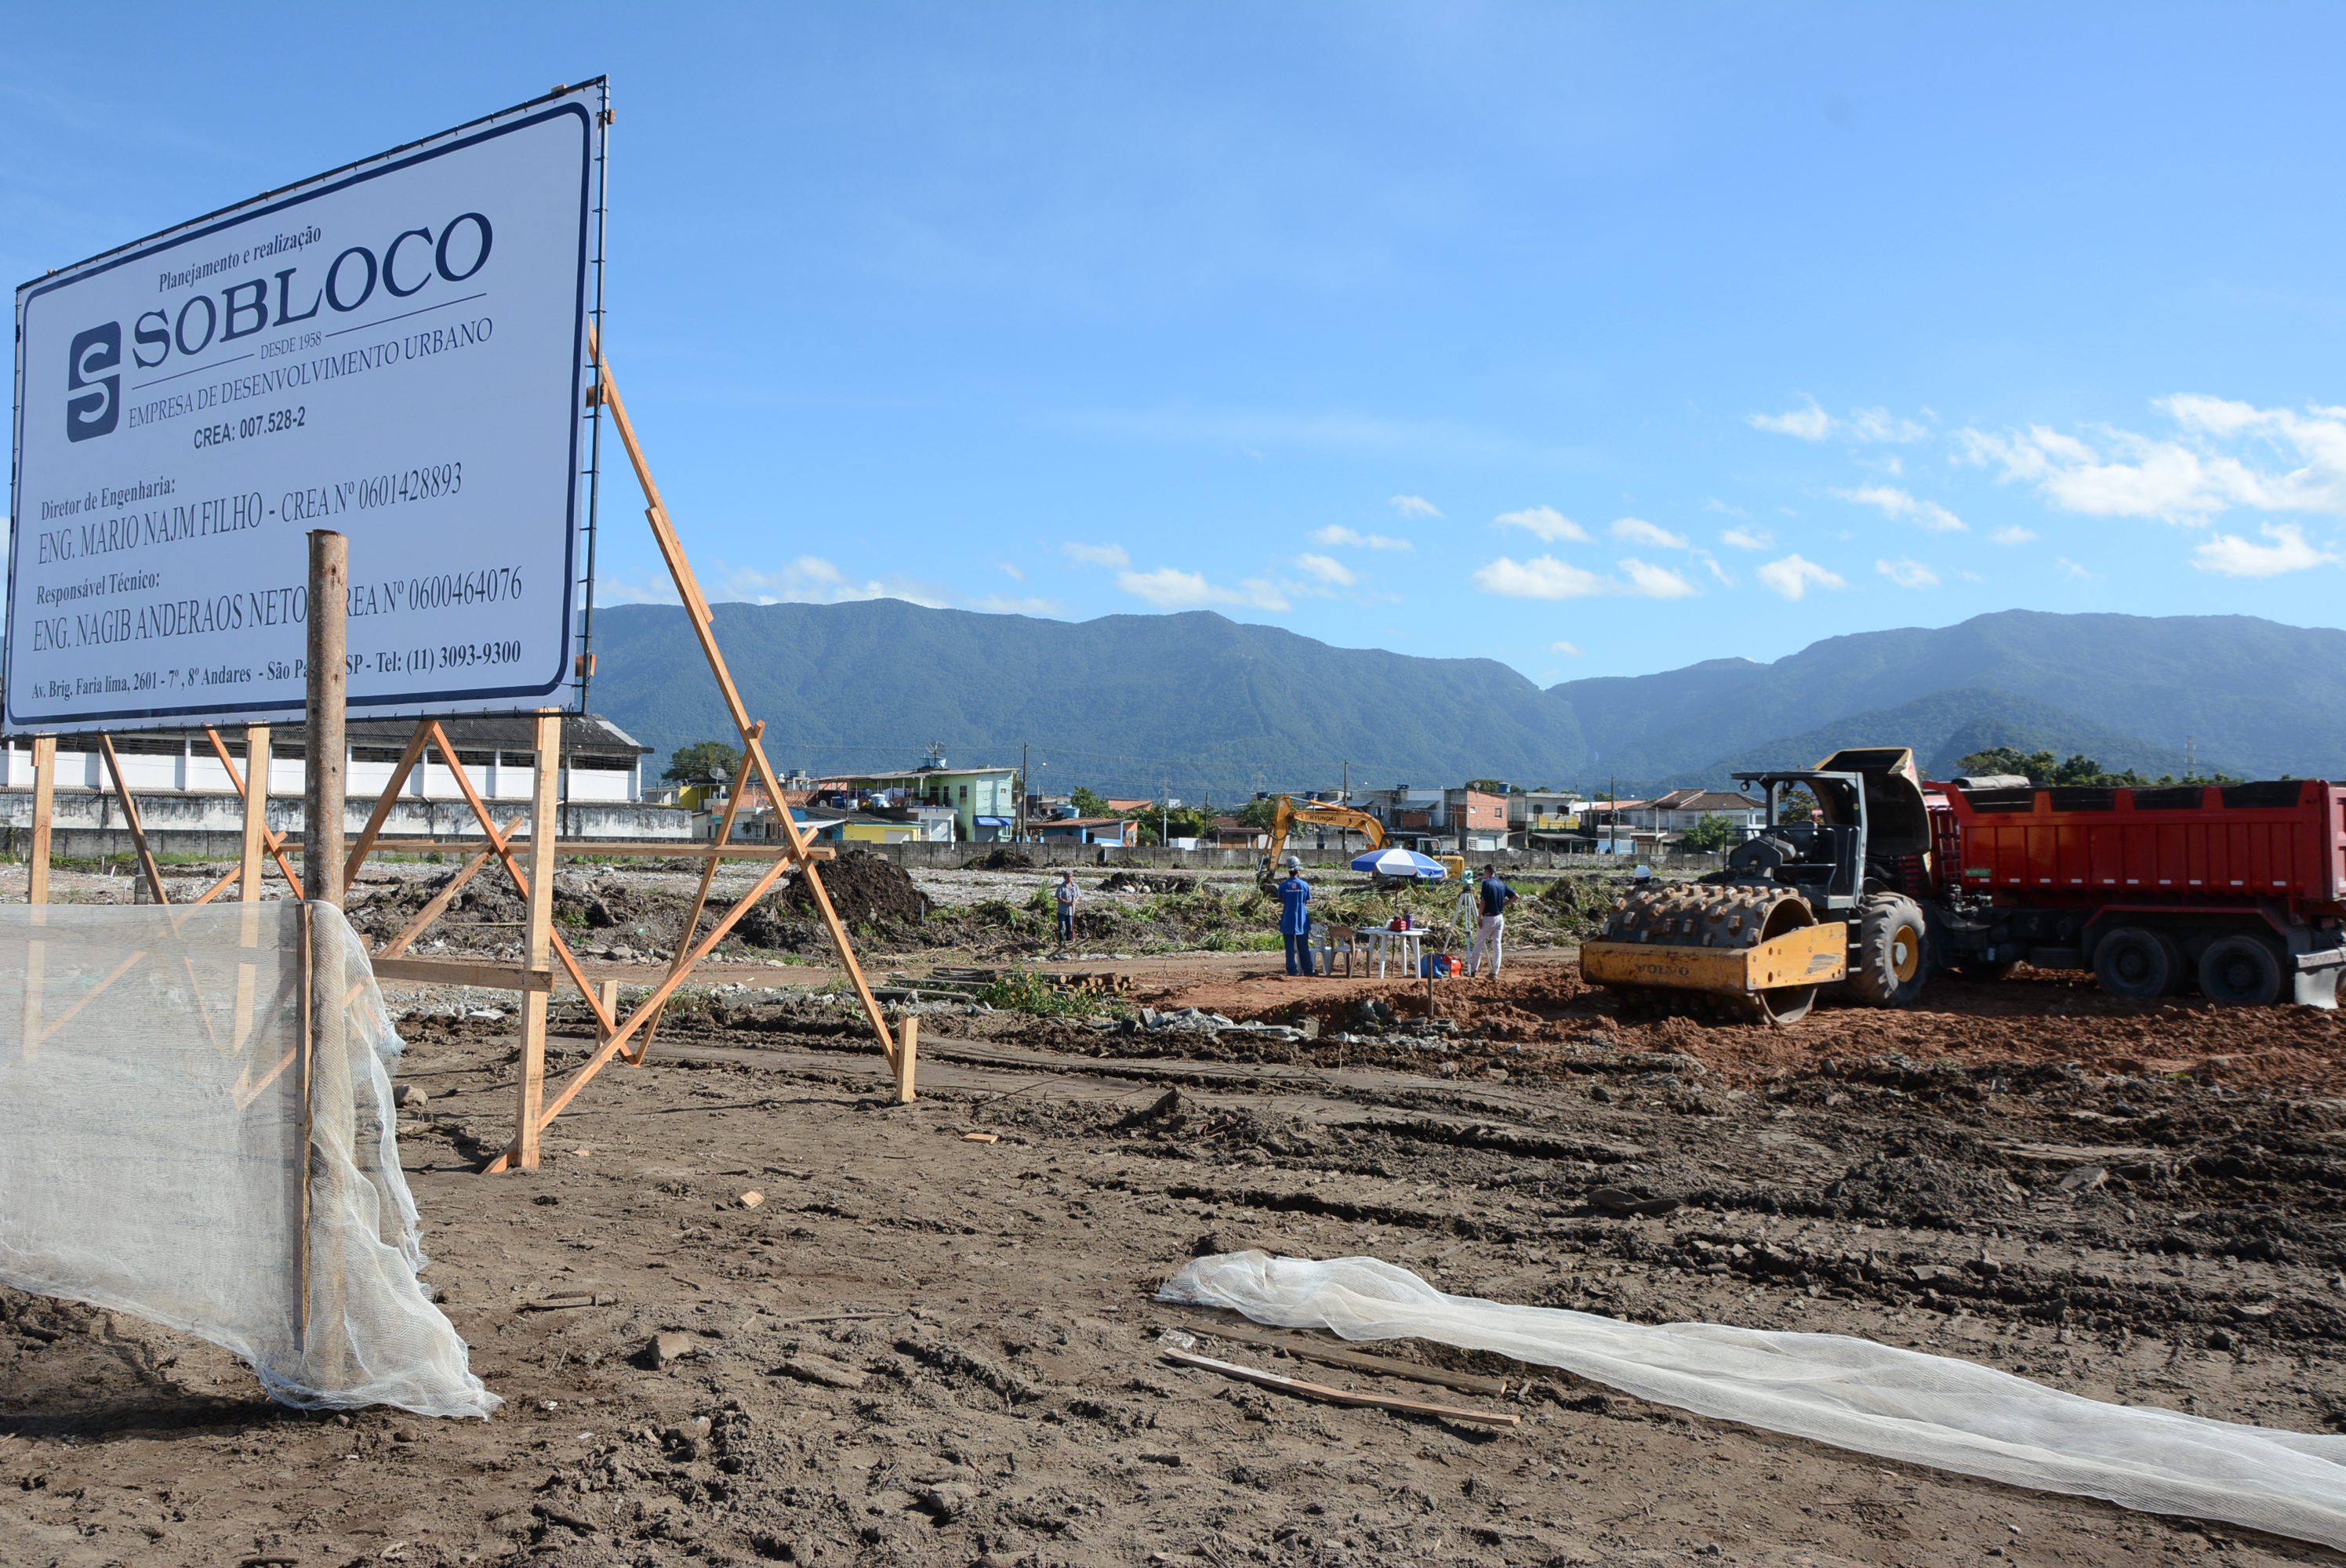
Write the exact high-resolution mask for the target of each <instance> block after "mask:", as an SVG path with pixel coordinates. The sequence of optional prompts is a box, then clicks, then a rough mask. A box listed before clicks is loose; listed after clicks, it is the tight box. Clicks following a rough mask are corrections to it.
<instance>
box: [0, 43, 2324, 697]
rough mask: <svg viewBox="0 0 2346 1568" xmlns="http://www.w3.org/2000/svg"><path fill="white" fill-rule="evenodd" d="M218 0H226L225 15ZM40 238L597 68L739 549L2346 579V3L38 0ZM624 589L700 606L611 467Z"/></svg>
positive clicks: (1757, 650)
mask: <svg viewBox="0 0 2346 1568" xmlns="http://www.w3.org/2000/svg"><path fill="white" fill-rule="evenodd" d="M230 15H232V19H229V18H230ZM7 33H8V44H7V47H6V48H5V51H0V147H5V148H6V151H5V155H0V270H5V271H6V273H7V274H8V278H7V280H8V281H9V282H11V283H14V282H15V281H18V280H24V279H26V278H29V277H32V276H35V275H36V274H37V273H38V272H40V271H41V270H45V269H46V268H49V267H54V266H59V265H63V264H65V263H66V262H69V261H72V260H78V259H80V258H81V257H83V256H86V255H88V254H90V253H92V252H94V251H97V250H99V249H105V248H107V247H109V246H111V245H114V244H117V243H119V242H121V241H124V240H127V239H132V238H136V237H138V236H139V235H142V234H145V233H148V232H149V231H151V230H154V229H159V228H162V227H164V226H166V225H168V224H169V223H171V222H173V221H175V220H178V219H183V218H186V217H189V216H192V215H194V214H196V213H198V212H200V211H204V210H208V209H211V208H214V207H218V206H220V205H224V204H226V203H229V202H231V201H234V200H237V199H241V198H243V197H246V196H249V195H251V194H253V193H255V192H257V191H259V190H260V189H263V188H270V187H273V186H278V185H281V184H284V183H287V182H289V181H291V180H293V179H297V178H301V177H304V176H307V175H309V174H311V173H314V172H317V171H319V170H321V169H323V168H328V167H331V166H333V165H336V164H340V163H342V162H345V161H348V160H349V159H351V158H357V157H361V156H363V155H365V154H368V153H372V152H374V151H377V150H380V149H382V148H386V147H389V146H391V145H393V144H395V143H398V142H401V141H404V140H408V139H412V138H413V137H416V136H419V135H423V134H425V133H428V132H430V131H433V130H436V129H439V128H442V127H445V126H448V125H452V124H454V123H456V122H458V121H461V120H464V119H467V118H470V117H474V116H475V115H478V114H481V113H484V112H486V111H488V110H491V109H494V108H497V107H504V106H505V105H506V104H508V103H511V102H514V101H516V100H519V99H521V98H525V97H531V96H534V95H535V94H536V93H538V92H541V91H543V90H544V89H546V87H550V86H552V85H553V84H554V83H555V82H556V81H576V80H580V79H583V78H584V77H586V76H590V75H593V74H595V73H597V72H598V71H599V72H606V73H608V74H609V76H611V78H612V87H613V101H614V103H615V105H616V107H617V109H618V123H617V127H616V128H615V130H614V133H613V142H612V158H613V164H612V169H613V177H612V178H613V184H612V204H613V210H612V219H611V240H610V253H611V264H612V271H611V294H610V303H611V308H612V316H611V328H610V350H611V354H612V360H613V366H614V369H615V371H616V372H617V375H618V378H619V380H620V382H621V385H622V387H623V388H624V390H625V391H626V392H627V397H628V400H629V402H630V404H631V406H632V408H633V410H634V412H636V413H637V418H638V422H639V423H640V425H641V427H642V429H643V432H644V433H645V436H646V438H647V441H648V443H649V446H650V449H651V453H652V456H653V461H654V463H655V464H656V468H657V471H658V474H659V477H660V480H661V483H662V485H663V487H664V489H665V490H666V492H667V494H668V502H669V505H670V508H671V511H672V512H673V513H674V514H675V516H676V517H677V520H678V524H679V526H680V527H681V528H682V529H683V531H684V533H685V536H686V539H687V542H688V545H689V547H690V548H691V549H692V551H693V553H694V555H695V558H696V560H697V562H698V563H699V566H700V569H701V572H702V575H703V576H704V579H705V580H706V582H707V583H708V585H709V588H710V590H711V593H712V596H714V597H718V598H720V599H721V598H750V599H768V598H804V599H816V600H831V599H837V598H843V597H859V596H870V595H873V594H882V593H886V594H894V595H897V596H903V597H907V598H913V599H917V600H921V601H923V602H925V603H931V604H938V605H949V606H962V607H967V608H973V609H982V610H1011V611H1022V612H1025V613H1031V614H1041V615H1050V616H1062V617H1066V618H1088V617H1090V616H1099V615H1106V614H1114V613H1128V612H1148V611H1152V610H1166V609H1181V608H1193V607H1205V608H1214V609H1219V610H1221V611H1223V612H1224V613H1226V614H1229V615H1230V616H1234V617H1237V618H1239V619H1244V620H1254V621H1263V622H1270V623H1273V624H1277V625H1281V626H1289V627H1291V628H1293V629H1295V630H1297V631H1300V632H1302V633H1305V634H1307V635H1309V636H1316V637H1321V638H1323V639H1325V640H1328V641H1331V642H1336V643H1341V644H1347V645H1356V646H1361V645H1372V646H1382V647H1392V648H1397V649H1400V650H1403V651H1406V652H1411V653H1419V654H1440V655H1478V656H1486V657H1494V658H1498V659H1502V660H1505V661H1506V662H1507V663H1509V664H1511V665H1513V666H1515V667H1516V668H1518V669H1520V670H1522V671H1524V672H1525V674H1526V675H1529V676H1531V677H1534V678H1535V679H1539V680H1541V681H1543V682H1546V681H1553V680H1558V679H1568V678H1573V677H1579V676H1585V675H1605V674H1631V673H1637V672H1642V671H1645V670H1649V669H1657V668H1666V667H1675V666H1678V665H1680V664H1684V663H1687V662H1689V661H1691V660H1694V659H1698V658H1705V657H1720V656H1726V655H1738V654H1739V655H1743V656H1746V657H1756V658H1771V657H1777V656H1779V655H1780V654H1783V653H1786V652H1788V651H1790V650H1791V649H1794V648H1797V647H1801V646H1803V645H1805V644H1807V643H1809V642H1811V641H1814V640H1815V639H1817V638H1819V637H1821V636H1831V635H1834V634H1837V633H1842V632H1851V631H1859V630H1865V629H1870V628H1875V627H1882V626H1912V625H1943V624H1946V623H1949V622H1952V621H1955V620H1959V619H1962V618H1964V617H1965V616H1971V615H1974V614H1978V613H1980V612H1983V611H1989V610H1997V609H2005V608H2011V607H2015V606H2023V607H2031V608H2039V609H2055V610H2121V611H2129V612H2135V613H2142V614H2181V613H2245V614H2257V615H2265V616H2272V617H2274V618H2276V619H2280V620H2285V621H2290V622H2294V623H2297V624H2301V625H2336V624H2338V623H2339V616H2338V610H2337V607H2336V606H2338V605H2339V603H2340V598H2341V590H2346V574H2341V565H2340V561H2341V557H2346V407H2341V406H2340V405H2341V404H2342V403H2346V382H2341V375H2346V372H2341V368H2340V367H2341V366H2346V269H2341V265H2340V261H2339V258H2340V256H2341V253H2346V247H2341V237H2342V236H2341V227H2346V216H2341V215H2346V204H2341V201H2340V200H2339V198H2338V189H2337V187H2338V175H2337V158H2336V148H2337V147H2338V146H2339V145H2340V140H2341V125H2340V120H2341V111H2340V107H2339V106H2340V103H2341V99H2340V97H2339V95H2338V93H2337V91H2336V87H2335V62H2336V61H2337V60H2338V59H2339V58H2341V56H2346V12H2341V10H2339V9H2337V8H2335V7H2318V6H2309V7H2292V6H2250V5H2243V6H2232V7H2223V8H2216V7H2182V6H2174V7H2168V6H2145V5H2124V6H2115V5H2114V6H2106V7H2096V6H2088V5H2065V6H2055V7H2047V6H2041V5H2031V6H2018V5H2015V6H2006V7H1998V6H1964V7H1952V6H1949V7H1919V6H1837V5H1783V6H1772V7H1760V6H1680V7H1642V6H1628V5H1621V6H1605V7H1577V6H1562V5H1522V6H1515V5H1420V6H1406V7H1405V6H1392V5H1291V6H1256V5H1188V6H1172V5H1160V6H1153V7H1141V6H1131V5H1114V6H1110V5H1096V6H1083V5H998V6H980V5H950V6H948V5H853V6H848V5H834V6H826V7H787V8H784V7H760V8H756V9H754V10H752V9H740V10H734V9H724V8H709V7H690V8H676V9H672V10H671V9H668V8H659V7H646V6H627V7H617V6H614V7H607V8H606V7H597V6H593V5H565V6H562V7H559V8H555V7H546V8H540V9H534V8H527V7H520V6H514V7H503V6H500V7H476V6H467V7H461V8H456V7H447V8H434V7H431V6H411V7H402V8H398V9H396V10H395V11H383V10H370V11H367V12H365V13H360V12H357V11H355V10H348V11H346V10H344V9H343V8H337V7H300V8H295V7H282V8H276V9H274V10H272V9H271V8H270V7H267V6H243V7H239V8H237V9H236V10H235V11H234V12H233V13H232V14H223V17H222V18H219V19H216V18H214V17H213V16H211V15H207V14H204V13H201V12H199V11H197V10H196V9H194V8H188V7H155V8H151V9H150V8H140V7H133V8H130V9H128V10H127V11H123V10H108V9H102V8H93V7H79V8H76V7H41V8H34V7H22V8H19V9H18V10H17V11H16V12H15V14H14V15H12V17H11V19H10V22H9V24H8V29H7ZM606 498H607V510H606V520H607V524H608V526H607V533H606V536H605V539H604V541H603V544H602V547H601V562H602V566H603V572H604V576H603V581H602V583H601V584H600V585H599V592H600V596H601V597H602V599H603V600H604V602H606V603H609V602H617V601H623V600H628V599H641V598H660V597H664V596H666V595H665V592H664V590H665V583H664V581H663V579H662V576H661V572H660V568H659V565H658V557H657V555H655V554H654V553H653V551H652V549H651V546H650V544H649V540H648V536H647V535H645V532H644V530H642V529H641V528H640V527H639V526H637V524H635V521H634V519H635V517H636V506H635V502H634V497H633V494H632V486H631V484H629V483H628V481H627V478H626V475H625V470H624V467H623V466H620V467H617V468H616V469H615V471H614V472H613V473H612V475H611V480H610V483H609V484H607V487H606Z"/></svg>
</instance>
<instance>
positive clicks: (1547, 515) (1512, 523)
mask: <svg viewBox="0 0 2346 1568" xmlns="http://www.w3.org/2000/svg"><path fill="white" fill-rule="evenodd" d="M1499 526H1500V527H1502V528H1521V529H1522V530H1523V531H1524V532H1525V533H1526V534H1529V535H1531V536H1532V537H1533V538H1535V539H1537V540H1538V541H1539V542H1540V543H1541V544H1543V545H1553V544H1555V543H1556V542H1557V541H1558V540H1561V539H1569V540H1572V541H1573V542H1574V543H1576V544H1581V545H1586V544H1587V543H1588V530H1587V529H1586V528H1583V527H1582V526H1581V525H1580V524H1577V523H1575V522H1574V521H1573V520H1572V519H1571V518H1569V517H1566V515H1565V514H1563V513H1561V512H1558V511H1557V510H1556V508H1555V507H1553V506H1526V507H1525V508H1524V509H1523V510H1522V511H1520V512H1502V513H1500V514H1499Z"/></svg>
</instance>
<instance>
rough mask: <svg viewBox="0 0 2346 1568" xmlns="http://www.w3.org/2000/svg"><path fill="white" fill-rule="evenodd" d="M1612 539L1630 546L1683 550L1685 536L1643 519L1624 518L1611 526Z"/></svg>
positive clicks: (1685, 544)
mask: <svg viewBox="0 0 2346 1568" xmlns="http://www.w3.org/2000/svg"><path fill="white" fill-rule="evenodd" d="M1613 537H1615V538H1616V539H1620V540H1623V541H1625V542H1627V543H1628V544H1631V545H1650V546H1652V547H1653V548H1654V549H1657V550H1683V549H1685V548H1686V547H1687V542H1686V536H1685V535H1680V534H1673V533H1671V532H1670V531H1669V530H1668V529H1667V528H1661V527H1657V526H1656V525H1654V524H1651V523H1648V522H1647V521H1646V520H1645V519H1644V518H1643V517H1624V518H1622V519H1621V520H1620V521H1619V522H1617V523H1616V524H1613Z"/></svg>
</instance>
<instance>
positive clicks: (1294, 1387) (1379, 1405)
mask: <svg viewBox="0 0 2346 1568" xmlns="http://www.w3.org/2000/svg"><path fill="white" fill-rule="evenodd" d="M1165 1359H1167V1360H1168V1361H1171V1362H1172V1363H1174V1364H1175V1365H1176V1366H1181V1367H1198V1368H1201V1369H1204V1370H1206V1371H1209V1372H1219V1373H1220V1374H1221V1375H1222V1376H1224V1377H1226V1378H1236V1379H1238V1380H1239V1381H1240V1382H1246V1383H1254V1384H1258V1385H1260V1387H1262V1388H1266V1389H1277V1390H1280V1392H1281V1393H1289V1394H1299V1395H1301V1396H1302V1397H1303V1398H1304V1399H1307V1400H1319V1401H1321V1403H1322V1404H1330V1405H1354V1406H1358V1407H1361V1408H1363V1409H1367V1410H1399V1411H1401V1412H1403V1414H1406V1415H1416V1416H1438V1417H1440V1418H1441V1419H1442V1420H1446V1421H1467V1422H1471V1423H1472V1424H1474V1425H1475V1426H1484V1427H1512V1426H1520V1425H1521V1424H1523V1419H1524V1418H1523V1417H1521V1416H1513V1415H1507V1414H1505V1412H1503V1411H1499V1410H1461V1409H1459V1408H1458V1407H1457V1406H1455V1405H1430V1404H1427V1403H1425V1402H1424V1401H1423V1400H1400V1399H1395V1398H1393V1397H1392V1395H1390V1394H1363V1393H1360V1392H1357V1391H1355V1390H1352V1389H1339V1388H1333V1387H1331V1386H1330V1385H1329V1384H1326V1383H1308V1382H1305V1381H1304V1380H1302V1379H1301V1378H1288V1377H1281V1376H1280V1374H1279V1373H1277V1372H1266V1371H1263V1370H1261V1369H1259V1368H1255V1367H1241V1366H1239V1364H1238V1363H1237V1362H1235V1361H1218V1360H1216V1359H1214V1358H1213V1357H1211V1356H1193V1355H1190V1354H1189V1353H1188V1351H1186V1350H1168V1351H1166V1352H1165Z"/></svg>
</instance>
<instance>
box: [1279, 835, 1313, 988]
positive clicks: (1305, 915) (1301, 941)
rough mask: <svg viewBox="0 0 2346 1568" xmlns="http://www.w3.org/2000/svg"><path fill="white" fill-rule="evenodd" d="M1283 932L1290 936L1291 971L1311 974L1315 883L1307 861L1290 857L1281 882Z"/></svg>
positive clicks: (1281, 923) (1280, 899) (1288, 947)
mask: <svg viewBox="0 0 2346 1568" xmlns="http://www.w3.org/2000/svg"><path fill="white" fill-rule="evenodd" d="M1279 934H1280V936H1282V937H1285V938H1286V939H1287V972H1288V973H1290V974H1304V975H1308V974H1311V973H1312V972H1313V970H1312V967H1311V883H1310V882H1307V881H1304V880H1303V862H1302V861H1301V860H1298V859H1296V858H1295V857H1294V856H1293V855H1290V856H1288V857H1287V877H1286V880H1285V881H1281V882H1280V884H1279Z"/></svg>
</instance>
